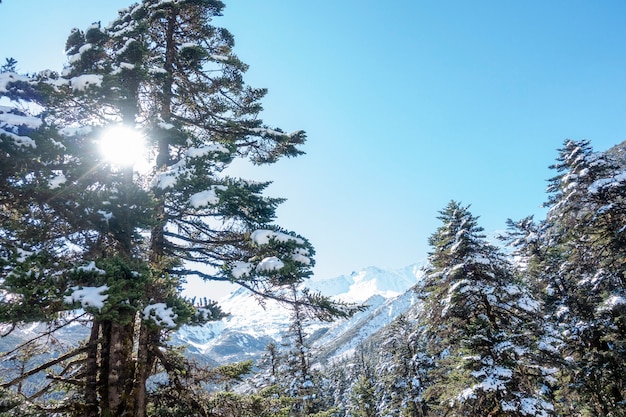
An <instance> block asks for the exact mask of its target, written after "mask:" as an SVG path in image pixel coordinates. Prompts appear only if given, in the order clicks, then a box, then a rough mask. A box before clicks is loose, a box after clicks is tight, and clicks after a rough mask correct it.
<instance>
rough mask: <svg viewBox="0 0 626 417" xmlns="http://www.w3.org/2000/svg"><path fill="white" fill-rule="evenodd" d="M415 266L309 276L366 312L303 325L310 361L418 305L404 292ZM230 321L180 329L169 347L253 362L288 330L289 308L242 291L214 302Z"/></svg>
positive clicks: (340, 351)
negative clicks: (313, 352) (347, 273)
mask: <svg viewBox="0 0 626 417" xmlns="http://www.w3.org/2000/svg"><path fill="white" fill-rule="evenodd" d="M420 278H421V271H420V268H419V266H418V265H412V266H409V267H406V268H404V269H401V270H385V269H380V268H376V267H370V268H366V269H364V270H362V271H358V272H353V273H351V274H349V275H341V276H339V277H335V278H330V279H317V278H313V279H312V280H311V282H309V285H308V286H309V288H310V289H311V290H313V291H318V292H320V293H322V294H324V295H327V296H330V297H333V298H335V299H337V300H341V301H346V302H353V303H359V304H365V305H367V306H368V308H367V310H365V311H363V312H360V313H358V314H356V315H355V316H354V317H352V318H350V319H345V320H338V321H335V322H332V323H325V322H314V323H309V324H308V327H307V334H308V335H309V336H310V344H311V347H312V348H313V349H314V350H315V353H316V355H315V356H316V357H317V358H320V359H325V360H328V359H332V358H335V357H342V356H345V355H349V354H350V353H351V352H352V351H353V350H354V348H355V347H356V345H357V344H358V343H359V342H361V341H362V340H364V339H366V338H367V337H368V336H370V335H371V334H373V333H375V332H376V331H378V330H379V329H381V328H382V327H384V326H385V325H387V324H389V323H390V322H391V321H392V320H393V319H394V318H395V317H397V316H398V315H400V314H401V313H403V312H404V311H406V310H407V309H408V308H409V307H410V306H412V305H414V304H415V303H417V302H418V300H417V298H416V295H415V293H414V292H413V291H411V290H410V289H411V288H412V287H413V286H415V285H419V282H420ZM220 304H221V306H222V308H223V309H224V311H226V312H228V313H230V314H231V315H230V317H228V318H226V319H224V320H222V321H219V322H215V323H208V324H206V325H204V326H200V327H183V328H181V329H180V330H179V331H178V332H176V333H175V334H174V336H173V338H172V341H171V343H173V344H175V345H186V346H187V347H188V351H189V354H190V355H191V356H193V357H195V358H197V359H199V360H202V361H203V362H208V363H218V364H223V363H228V362H233V361H242V360H246V359H253V360H254V359H258V358H259V357H260V356H261V355H262V354H263V352H264V351H265V348H266V346H267V345H268V344H269V343H270V342H274V343H276V344H279V343H280V341H281V339H282V335H283V334H284V333H285V331H286V330H287V328H288V327H289V316H290V313H289V310H288V309H287V308H285V307H284V306H281V305H279V304H278V303H276V302H273V301H266V302H265V303H264V304H263V305H261V304H259V302H258V301H257V300H256V299H255V298H254V297H252V296H251V294H250V293H249V292H248V291H247V290H245V289H239V290H237V291H235V292H233V293H231V294H230V296H228V297H227V298H226V299H224V300H222V301H221V302H220Z"/></svg>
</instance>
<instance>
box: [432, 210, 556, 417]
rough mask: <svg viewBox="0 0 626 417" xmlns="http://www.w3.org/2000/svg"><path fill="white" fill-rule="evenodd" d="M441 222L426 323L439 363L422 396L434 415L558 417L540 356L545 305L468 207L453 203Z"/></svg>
mask: <svg viewBox="0 0 626 417" xmlns="http://www.w3.org/2000/svg"><path fill="white" fill-rule="evenodd" d="M440 214H441V216H440V217H439V219H440V220H441V221H442V222H443V225H442V226H441V227H439V228H438V229H437V231H436V232H435V233H434V234H433V235H432V236H431V237H430V240H429V243H430V245H431V247H432V252H431V254H430V257H429V262H430V265H431V266H430V268H429V269H428V271H427V275H426V282H425V290H426V293H427V294H428V298H427V299H426V303H425V306H424V312H425V314H424V316H423V318H422V319H423V326H424V329H425V332H424V334H425V336H426V344H427V348H428V351H429V353H430V354H431V355H433V357H434V359H435V367H434V368H433V369H432V371H431V372H430V373H429V380H430V383H429V386H428V388H427V390H426V392H425V395H424V396H425V398H426V399H427V401H428V402H429V405H430V408H431V411H430V412H433V413H434V414H435V415H439V414H437V413H438V412H441V413H443V415H447V416H496V415H497V416H550V415H553V414H554V412H553V405H552V404H551V402H550V400H549V389H548V383H547V381H548V380H549V379H550V378H551V374H552V373H553V372H554V371H553V370H552V369H551V368H548V367H545V366H543V363H542V362H541V358H542V355H540V354H537V351H538V346H537V345H538V343H537V336H536V335H537V334H538V330H537V328H536V323H537V321H538V320H540V318H539V315H538V314H537V313H538V312H539V304H538V303H537V301H535V300H534V299H533V298H532V296H531V295H530V293H529V291H528V290H527V289H526V288H525V287H524V286H523V285H522V284H521V283H520V282H519V280H518V279H517V278H516V276H515V274H514V273H513V269H512V267H511V266H510V265H509V263H508V262H507V260H506V258H505V257H504V256H503V254H502V253H501V252H500V251H499V250H498V249H497V248H496V247H494V246H493V245H491V244H489V243H488V242H487V241H486V240H485V236H484V235H483V234H482V230H483V229H482V228H481V227H479V226H478V224H477V218H476V217H474V216H473V215H472V214H471V213H470V212H469V209H468V207H464V206H462V205H460V204H459V203H457V202H455V201H452V202H450V203H449V204H448V206H447V207H446V208H445V209H444V210H442V211H441V212H440ZM437 410H439V411H437Z"/></svg>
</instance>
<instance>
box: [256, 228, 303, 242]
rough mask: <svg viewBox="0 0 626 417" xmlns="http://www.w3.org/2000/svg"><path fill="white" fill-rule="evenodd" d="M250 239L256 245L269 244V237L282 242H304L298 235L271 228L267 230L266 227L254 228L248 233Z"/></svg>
mask: <svg viewBox="0 0 626 417" xmlns="http://www.w3.org/2000/svg"><path fill="white" fill-rule="evenodd" d="M250 239H252V241H253V242H254V243H255V244H256V245H258V246H262V245H267V244H269V243H270V240H271V239H274V240H276V241H278V242H283V243H284V242H289V241H294V242H296V243H298V244H300V245H303V244H304V240H302V239H300V238H298V237H294V236H291V235H288V234H287V233H283V232H275V231H273V230H268V229H258V230H255V231H254V232H252V234H251V235H250Z"/></svg>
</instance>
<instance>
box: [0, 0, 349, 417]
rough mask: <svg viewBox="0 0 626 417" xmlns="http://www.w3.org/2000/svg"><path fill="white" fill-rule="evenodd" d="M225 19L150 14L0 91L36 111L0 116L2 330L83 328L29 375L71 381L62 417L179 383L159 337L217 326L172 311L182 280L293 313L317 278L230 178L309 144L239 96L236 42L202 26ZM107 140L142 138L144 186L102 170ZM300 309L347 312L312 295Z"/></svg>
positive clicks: (203, 6)
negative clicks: (33, 325)
mask: <svg viewBox="0 0 626 417" xmlns="http://www.w3.org/2000/svg"><path fill="white" fill-rule="evenodd" d="M222 9H223V4H222V3H221V2H219V1H212V0H182V1H176V2H171V1H165V2H164V1H157V0H144V1H142V2H141V3H140V4H136V5H133V6H131V7H130V8H128V9H125V10H121V11H120V12H119V16H118V18H117V19H116V20H115V21H114V22H113V23H111V25H110V26H109V27H107V28H102V27H101V26H100V24H93V25H91V26H90V27H89V28H87V30H85V31H81V30H74V31H72V33H71V34H70V36H69V38H68V40H67V44H66V51H67V54H68V65H67V67H66V69H65V70H64V71H63V72H62V73H61V74H56V73H53V72H50V71H43V72H41V73H39V74H36V75H35V76H30V77H26V76H21V75H18V74H15V73H13V72H4V73H2V74H0V95H2V96H4V97H7V98H9V99H11V100H15V101H16V102H17V101H21V102H22V103H24V102H30V103H33V104H36V105H37V106H35V105H28V106H23V105H16V106H14V107H13V108H9V109H7V108H5V107H3V108H1V109H0V207H2V211H1V214H0V243H1V244H0V248H1V249H0V250H1V251H2V253H1V254H0V266H1V267H2V269H1V271H2V272H1V273H2V276H1V278H2V281H1V283H0V285H1V287H2V291H3V293H4V294H6V295H5V296H4V297H3V299H2V300H1V301H0V320H1V321H2V322H5V323H9V324H10V325H12V326H15V325H19V324H20V323H24V322H46V323H49V325H50V328H51V330H54V329H55V328H58V327H59V326H63V325H66V323H67V322H68V321H77V320H78V319H77V316H76V315H75V314H74V315H72V314H70V315H67V314H64V313H63V312H64V311H68V310H72V309H76V308H79V307H82V308H83V309H84V310H85V311H86V312H87V313H88V315H89V317H91V322H90V326H91V327H90V328H91V335H90V336H89V338H88V340H87V341H86V342H85V344H84V345H81V346H78V347H76V348H74V349H73V350H72V351H70V352H67V353H64V354H63V355H62V356H60V358H62V359H55V360H51V361H50V362H49V363H48V364H47V365H49V366H48V367H45V366H44V367H41V369H39V368H38V369H39V370H41V371H45V370H48V368H49V367H52V366H54V365H57V364H60V363H61V362H64V363H65V368H64V370H63V371H62V373H61V374H59V375H54V377H53V378H52V379H51V383H63V384H66V385H64V386H66V387H69V386H73V387H74V388H73V389H72V390H71V391H72V392H73V393H70V394H68V395H67V396H66V399H67V401H65V402H63V403H61V404H60V405H59V406H58V407H57V408H56V410H58V411H59V412H61V411H63V412H68V413H72V414H75V415H84V416H95V415H130V414H132V415H135V416H144V415H146V413H147V411H148V401H149V398H148V395H147V390H146V381H147V379H148V377H149V376H150V375H151V374H152V373H153V371H154V369H155V366H157V365H158V366H160V367H162V368H163V369H168V368H171V367H172V366H173V364H172V363H170V361H171V358H172V357H171V356H169V355H165V354H163V352H162V349H166V350H167V345H166V344H165V343H164V342H165V340H166V339H167V336H168V333H170V332H171V331H173V330H175V329H177V328H178V327H179V326H181V325H183V324H198V323H202V322H205V321H207V320H215V319H219V318H220V317H221V316H222V313H221V311H220V309H219V307H217V305H216V304H215V303H213V302H208V303H204V304H203V305H194V302H193V301H192V300H186V299H184V298H182V297H181V295H180V288H181V285H182V284H183V283H184V281H185V279H186V277H190V276H199V277H201V278H204V279H207V280H221V281H231V282H236V283H238V284H240V285H242V286H244V287H246V288H248V289H250V290H251V291H252V292H253V293H255V294H256V295H257V296H259V297H271V298H274V299H277V300H279V301H283V302H287V303H289V302H291V301H292V300H291V299H290V298H289V297H286V296H285V294H287V293H286V292H285V291H284V290H283V289H284V288H287V289H289V288H292V286H294V285H298V284H299V283H301V282H302V281H303V280H305V279H306V278H308V277H309V276H310V274H311V271H310V268H311V267H312V266H313V255H314V251H313V248H312V246H311V245H310V243H309V242H308V241H307V240H306V239H305V238H303V237H301V236H298V235H297V234H295V233H293V232H289V231H285V230H283V229H281V228H280V227H278V226H276V225H274V224H272V221H273V220H274V217H275V209H276V207H277V205H278V204H279V203H280V202H281V201H282V200H281V199H275V198H267V197H264V196H263V195H262V192H263V190H264V189H265V188H266V187H267V185H268V183H258V182H252V181H247V180H243V179H239V178H234V177H230V176H228V175H226V174H224V171H225V169H226V168H227V167H228V166H229V165H230V164H231V163H232V162H233V161H234V160H235V159H236V158H249V159H250V160H252V161H253V162H254V163H259V164H260V163H272V162H275V161H277V160H278V159H279V158H280V157H283V156H296V155H298V154H300V153H301V151H300V150H299V148H298V146H299V145H301V144H302V143H304V140H305V135H304V132H302V131H297V132H294V133H289V134H288V133H284V132H283V131H282V130H280V129H277V128H269V127H268V126H265V125H264V124H263V122H262V120H261V119H259V118H258V114H259V112H260V110H261V105H260V102H259V100H260V99H261V98H262V97H263V96H264V94H265V90H263V89H255V88H251V87H248V86H246V85H245V84H244V82H243V73H244V72H245V70H246V66H245V64H243V63H242V62H241V61H240V60H239V59H238V58H237V57H236V55H235V54H234V53H233V52H232V48H233V45H234V41H233V37H232V35H231V34H230V33H229V32H228V31H227V30H225V29H221V28H217V27H215V26H213V25H212V19H213V18H214V17H215V16H219V15H220V13H221V11H222ZM8 69H10V68H8ZM39 108H43V109H44V110H43V111H41V112H38V109H39ZM112 127H124V128H126V131H128V130H132V131H135V132H139V133H140V134H141V135H142V136H143V138H144V140H145V142H146V145H147V148H148V154H147V156H146V158H147V161H148V162H149V163H150V167H149V168H145V169H143V170H142V171H138V170H133V167H132V166H131V164H130V163H128V164H125V165H124V164H117V163H114V162H111V161H109V160H106V159H104V157H103V156H102V154H101V153H100V152H99V151H98V143H99V141H101V137H102V135H103V134H105V133H106V132H107V131H108V130H110V129H111V128H112ZM118 132H124V131H123V130H119V131H118ZM118 134H122V133H118ZM119 152H124V150H119ZM298 305H299V306H300V307H299V308H301V309H303V310H306V311H307V314H310V315H313V316H317V317H320V318H323V319H329V318H332V317H336V316H347V315H349V314H351V312H352V311H353V309H352V308H351V307H350V306H343V305H336V304H334V303H332V302H331V301H330V300H328V299H326V298H324V297H322V296H320V295H319V294H308V293H307V294H305V295H304V296H303V297H301V298H300V299H299V300H298ZM81 317H83V318H84V316H81ZM51 372H54V371H53V370H51ZM69 375H72V378H70V377H69ZM13 382H14V381H7V382H6V383H4V384H2V387H3V388H8V387H10V386H12V385H13ZM68 384H69V385H68ZM31 400H32V401H33V406H35V405H36V404H35V403H34V401H35V399H31ZM49 411H50V412H53V411H54V409H49Z"/></svg>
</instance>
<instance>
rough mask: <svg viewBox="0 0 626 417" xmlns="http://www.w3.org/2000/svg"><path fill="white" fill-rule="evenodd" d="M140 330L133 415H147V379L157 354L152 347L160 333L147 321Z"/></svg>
mask: <svg viewBox="0 0 626 417" xmlns="http://www.w3.org/2000/svg"><path fill="white" fill-rule="evenodd" d="M139 332H140V333H139V343H138V350H137V368H136V372H135V386H134V388H133V394H132V396H133V397H134V398H135V410H134V414H133V415H134V416H135V417H145V416H146V408H147V404H148V396H147V392H146V381H147V380H148V377H149V376H150V372H151V370H152V367H153V366H154V361H155V355H154V353H153V351H152V348H154V347H155V346H157V343H158V340H159V336H160V333H159V330H158V329H154V328H149V327H148V326H147V325H146V324H145V323H141V325H140V330H139Z"/></svg>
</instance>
